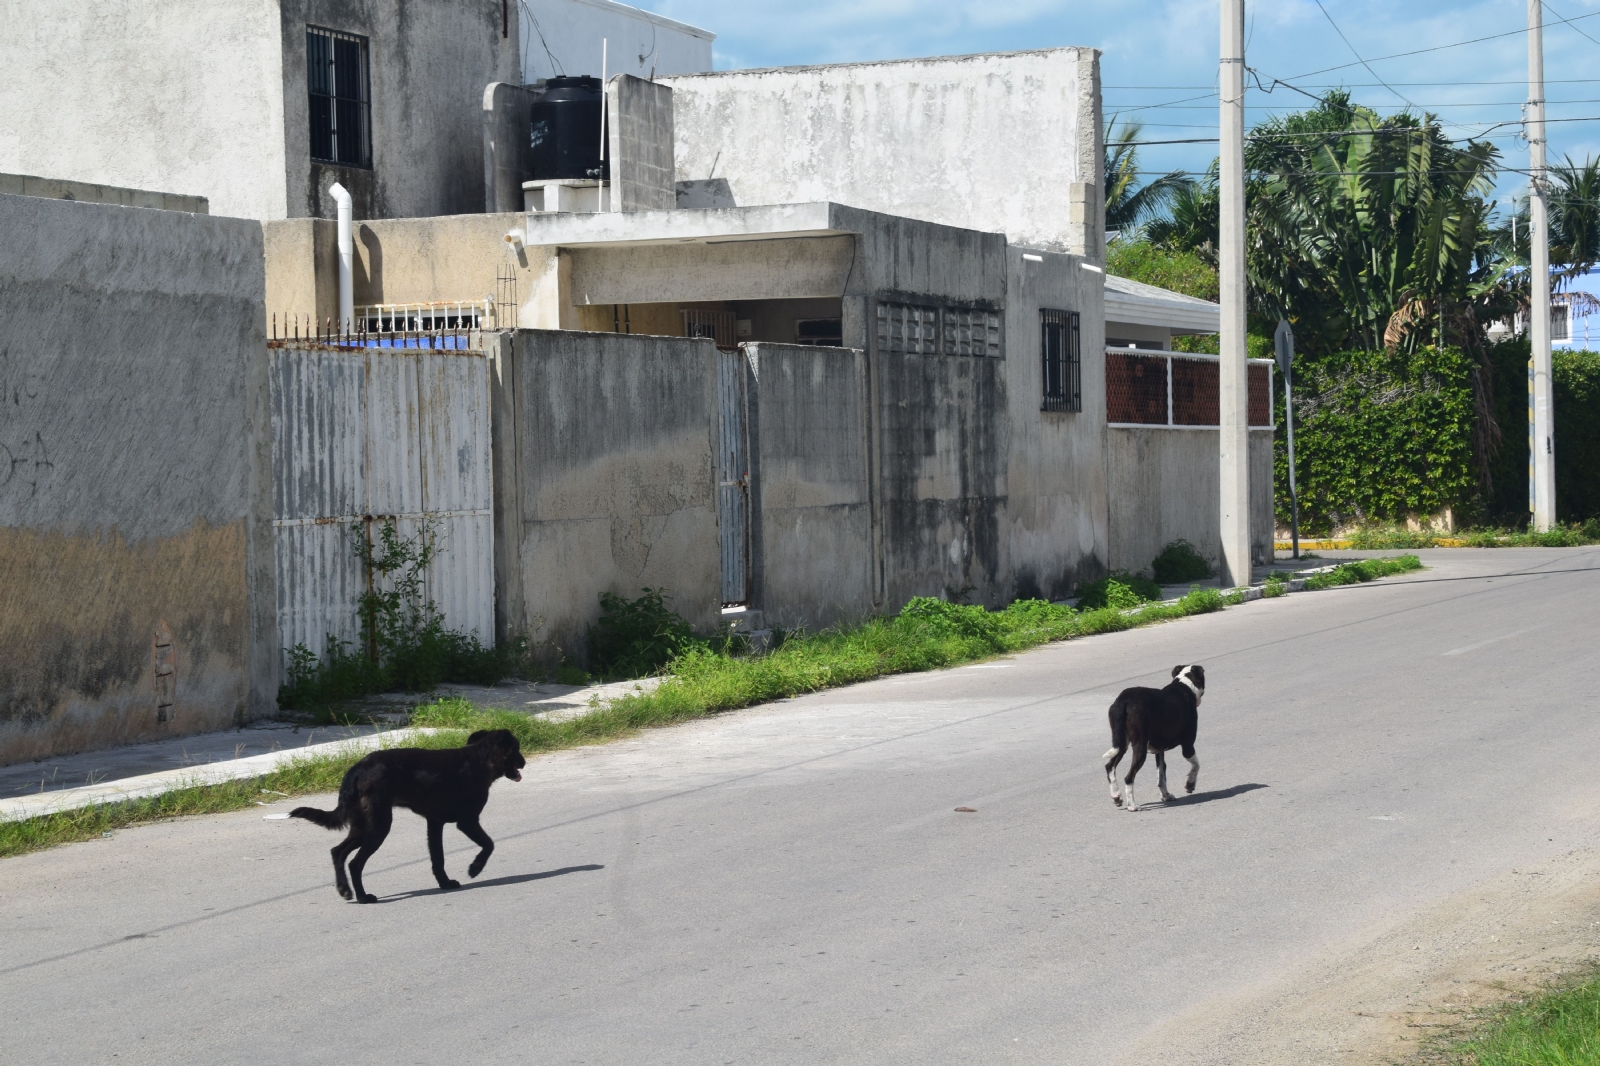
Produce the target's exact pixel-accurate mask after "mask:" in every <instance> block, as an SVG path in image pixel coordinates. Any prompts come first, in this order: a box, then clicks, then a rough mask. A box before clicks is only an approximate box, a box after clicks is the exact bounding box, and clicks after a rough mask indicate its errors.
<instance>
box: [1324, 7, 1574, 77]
mask: <svg viewBox="0 0 1600 1066" xmlns="http://www.w3.org/2000/svg"><path fill="white" fill-rule="evenodd" d="M1592 18H1600V11H1595V12H1592V13H1590V14H1587V15H1579V16H1578V17H1577V18H1575V19H1565V18H1564V19H1559V20H1558V21H1561V22H1565V23H1567V24H1568V25H1570V24H1572V23H1574V22H1579V21H1582V20H1583V19H1592ZM1527 32H1528V31H1527V29H1526V27H1524V28H1523V29H1520V30H1507V31H1506V32H1505V33H1491V34H1489V36H1487V37H1474V38H1472V39H1471V40H1468V41H1456V42H1454V43H1453V44H1439V45H1434V46H1433V47H1432V48H1416V49H1413V50H1411V51H1409V52H1396V53H1395V54H1394V55H1388V56H1378V57H1377V58H1376V59H1373V60H1372V62H1374V63H1382V62H1384V61H1385V60H1389V59H1404V58H1406V57H1407V56H1420V55H1425V54H1426V53H1428V52H1443V51H1447V50H1448V49H1451V48H1464V47H1466V46H1467V45H1469V44H1482V43H1483V42H1484V41H1498V40H1500V39H1501V38H1504V37H1519V36H1521V35H1522V34H1525V33H1527ZM1365 65H1366V60H1362V61H1361V62H1360V63H1340V64H1339V65H1338V66H1333V67H1323V68H1322V69H1321V70H1313V71H1308V72H1307V73H1305V74H1300V75H1297V76H1296V77H1297V78H1314V77H1316V76H1317V75H1318V74H1327V73H1329V72H1330V71H1335V70H1344V69H1346V68H1347V67H1355V66H1365Z"/></svg>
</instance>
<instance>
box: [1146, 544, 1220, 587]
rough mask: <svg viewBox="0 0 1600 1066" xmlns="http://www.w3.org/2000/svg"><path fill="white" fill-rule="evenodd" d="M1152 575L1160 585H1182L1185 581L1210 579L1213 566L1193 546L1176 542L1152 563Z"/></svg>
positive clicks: (1167, 547) (1168, 546)
mask: <svg viewBox="0 0 1600 1066" xmlns="http://www.w3.org/2000/svg"><path fill="white" fill-rule="evenodd" d="M1150 574H1151V576H1152V577H1154V578H1155V581H1156V584H1158V585H1181V584H1183V583H1184V582H1185V581H1198V580H1200V579H1201V578H1204V577H1210V576H1211V566H1210V564H1208V563H1207V562H1206V560H1205V556H1203V555H1201V554H1200V551H1199V549H1198V548H1196V547H1195V546H1194V545H1193V544H1190V543H1189V542H1188V541H1186V540H1175V541H1173V542H1172V543H1171V544H1168V545H1167V546H1166V547H1165V548H1162V549H1161V554H1160V555H1158V556H1156V557H1155V559H1154V560H1152V561H1151V563H1150Z"/></svg>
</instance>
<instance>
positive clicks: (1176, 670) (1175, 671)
mask: <svg viewBox="0 0 1600 1066" xmlns="http://www.w3.org/2000/svg"><path fill="white" fill-rule="evenodd" d="M1183 667H1184V664H1183V663H1179V664H1178V665H1177V666H1174V667H1173V668H1172V676H1173V677H1177V676H1178V675H1179V674H1181V673H1183Z"/></svg>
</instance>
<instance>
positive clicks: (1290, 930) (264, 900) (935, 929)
mask: <svg viewBox="0 0 1600 1066" xmlns="http://www.w3.org/2000/svg"><path fill="white" fill-rule="evenodd" d="M1419 554H1421V555H1422V556H1423V557H1424V559H1425V560H1426V561H1427V562H1428V563H1429V564H1430V565H1431V566H1433V567H1434V569H1433V570H1431V571H1429V572H1427V573H1424V574H1421V575H1416V576H1411V575H1407V576H1403V577H1399V578H1394V579H1390V580H1389V581H1387V582H1379V583H1375V584H1368V585H1361V586H1354V587H1348V588H1344V589H1339V590H1332V591H1326V592H1317V593H1307V594H1303V595H1296V596H1289V597H1284V598H1282V599H1275V600H1266V601H1260V602H1256V603H1252V604H1249V605H1246V606H1243V607H1241V608H1239V609H1237V610H1230V611H1226V612H1224V613H1221V614H1217V615H1209V616H1204V617H1199V618H1192V619H1186V620H1183V621H1180V622H1175V623H1172V624H1167V625H1160V626H1152V627H1149V628H1145V629H1140V630H1134V631H1130V632H1126V633H1120V634H1113V635H1108V636H1104V637H1096V638H1090V639H1085V640H1078V641H1070V642H1067V643H1063V644H1058V645H1052V646H1049V647H1045V648H1041V649H1037V650H1035V651H1032V652H1029V653H1027V654H1024V655H1018V656H1016V657H1014V658H1012V659H1006V660H999V661H995V662H989V663H982V664H977V665H975V666H969V667H965V668H961V669H955V670H949V671H941V672H937V673H931V674H922V675H910V676H904V677H895V678H887V679H884V680H881V681H878V682H873V683H871V684H866V685H859V686H855V687H852V688H847V689H839V690H834V691H830V692H825V693H819V694H816V695H812V696H807V697H802V698H799V699H794V700H789V701H784V702H781V703H776V704H771V705H767V706H763V707H758V708H753V709H750V710H747V711H742V712H737V713H731V714H727V715H722V716H719V717H716V718H714V719H710V720H705V721H700V722H695V723H692V724H688V725H684V726H680V727H676V728H671V729H663V730H653V731H649V732H646V733H643V734H641V735H639V736H637V737H635V738H632V739H629V740H625V741H621V742H617V743H614V744H610V745H603V746H596V747H591V748H583V749H576V750H571V751H565V752H559V753H555V754H551V755H547V756H541V757H539V758H535V759H533V760H532V761H531V762H530V765H529V768H528V770H527V772H526V775H525V780H524V781H523V782H522V783H521V784H514V783H511V782H505V781H502V782H500V783H498V784H497V785H496V786H495V790H494V792H493V794H492V796H491V799H490V803H489V807H488V809H487V811H486V813H485V816H484V824H485V827H486V828H487V829H488V831H489V832H490V834H491V835H493V836H494V837H495V839H496V841H497V843H498V848H497V850H496V852H495V854H494V857H493V859H492V860H491V861H490V863H489V866H488V869H487V870H486V871H485V873H484V875H483V876H482V877H481V878H480V879H479V880H478V881H476V882H469V883H468V887H467V888H465V889H463V890H462V891H459V892H456V893H451V894H441V893H439V892H437V891H436V890H435V889H434V887H433V883H432V879H431V878H430V877H429V875H428V871H427V862H426V850H425V844H424V834H423V831H422V826H421V824H420V823H419V822H418V821H417V820H416V819H414V818H411V817H410V816H407V815H401V816H399V817H398V818H397V821H396V826H395V832H394V833H393V834H391V836H390V837H389V840H388V842H387V843H386V845H385V846H384V850H383V851H382V852H381V853H380V854H379V855H378V857H377V859H376V860H375V861H374V862H373V863H372V864H371V865H369V867H368V869H367V885H368V887H369V889H371V890H372V891H375V892H377V893H378V894H379V895H380V897H382V900H383V902H382V903H380V904H379V905H376V906H369V907H359V906H355V905H351V904H346V903H343V902H342V901H340V900H339V899H338V897H337V896H336V895H335V894H334V891H333V889H332V886H331V884H330V881H331V878H330V871H329V870H328V869H327V865H328V863H327V850H326V849H327V848H328V847H329V845H330V844H331V843H332V842H333V837H332V835H331V834H329V833H326V832H323V831H321V830H319V829H317V828H315V827H314V826H310V825H307V824H304V823H301V822H293V821H290V822H285V821H264V820H262V817H261V814H262V812H261V811H259V810H258V811H256V812H242V813H235V814H228V815H219V816H211V817H204V818H196V819H190V820H185V821H179V822H172V823H165V824H160V825H153V826H147V827H141V828H138V829H134V830H128V831H122V832H119V833H117V834H116V835H115V836H114V837H113V838H111V839H106V840H95V841H91V842H88V843H85V844H78V845H72V846H69V847H65V848H59V849H55V850H52V851H48V852H43V853H38V854H33V855H26V856H21V857H17V858H12V859H7V860H5V861H4V862H0V900H3V901H4V903H3V906H0V1031H4V1032H5V1034H6V1037H5V1039H6V1049H7V1054H8V1056H11V1057H15V1058H17V1059H18V1060H19V1061H28V1062H32V1063H58V1062H59V1063H66V1062H73V1063H77V1062H82V1061H98V1060H109V1059H111V1058H112V1057H113V1056H116V1057H117V1060H118V1061H122V1062H132V1063H138V1062H171V1061H184V1060H190V1061H199V1060H204V1061H207V1062H212V1063H233V1062H240V1063H242V1062H252V1063H253V1062H261V1061H273V1062H282V1063H297V1062H322V1061H332V1060H334V1059H337V1060H339V1061H341V1062H384V1063H390V1062H394V1061H397V1060H412V1059H414V1060H418V1061H422V1060H434V1059H438V1058H441V1057H451V1056H459V1055H461V1054H463V1053H464V1049H470V1054H471V1056H472V1058H473V1059H474V1060H475V1061H478V1062H488V1063H499V1062H506V1063H510V1062H525V1061H538V1062H542V1063H581V1062H587V1063H613V1062H651V1063H678V1062H682V1063H696V1064H699V1063H706V1062H762V1063H773V1062H796V1063H810V1062H873V1063H944V1062H949V1063H956V1062H960V1063H966V1062H970V1061H975V1060H989V1061H999V1062H1028V1063H1052V1064H1054V1063H1080V1062H1123V1061H1128V1062H1131V1061H1139V1062H1149V1061H1162V1062H1176V1063H1208V1064H1221V1063H1228V1064H1229V1066H1236V1064H1238V1063H1245V1062H1250V1063H1270V1062H1279V1063H1289V1062H1294V1063H1303V1062H1311V1061H1314V1062H1318V1063H1324V1062H1346V1061H1358V1060H1357V1059H1356V1058H1355V1057H1354V1056H1355V1051H1354V1050H1353V1049H1355V1048H1357V1047H1358V1046H1362V1047H1367V1048H1368V1049H1369V1050H1370V1041H1369V1043H1367V1044H1361V1043H1360V1042H1361V1041H1363V1040H1368V1038H1369V1037H1370V1036H1371V1034H1370V1032H1368V1030H1367V1029H1366V1028H1364V1027H1366V1026H1368V1024H1369V1020H1368V1019H1364V1018H1362V1017H1361V1016H1360V1015H1359V1014H1358V1013H1356V1012H1357V1011H1361V1010H1370V1009H1372V1007H1371V1004H1372V1003H1383V1002H1389V1000H1386V999H1384V998H1383V997H1376V998H1371V999H1363V1002H1365V1003H1367V1004H1368V1006H1360V1005H1358V1004H1355V1003H1347V1002H1339V1001H1337V1000H1336V999H1334V1000H1329V999H1328V998H1326V997H1324V999H1323V1000H1322V1006H1321V1007H1320V1008H1319V1011H1320V1013H1319V1014H1318V1019H1319V1020H1318V1022H1317V1024H1318V1025H1320V1026H1323V1027H1324V1030H1319V1031H1325V1032H1326V1033H1328V1034H1329V1035H1328V1036H1327V1037H1326V1039H1318V1040H1316V1041H1309V1042H1307V1041H1301V1042H1298V1043H1297V1042H1295V1041H1294V1040H1293V1039H1292V1038H1294V1037H1295V1036H1296V1035H1297V1034H1298V1033H1299V1030H1296V1031H1294V1032H1289V1031H1286V1030H1284V1029H1281V1028H1274V1026H1273V1025H1271V1024H1268V1023H1270V1021H1271V1016H1270V1015H1259V1014H1258V1015H1255V1016H1254V1017H1253V1018H1246V1017H1244V1015H1241V1013H1240V1011H1239V1007H1238V1005H1239V1004H1240V1003H1241V1002H1245V1001H1249V1000H1250V999H1251V997H1252V996H1256V995H1257V994H1259V993H1260V992H1261V991H1262V990H1270V989H1273V988H1276V987H1278V984H1279V983H1281V982H1286V981H1287V982H1291V983H1292V982H1297V981H1298V982H1299V983H1300V985H1301V986H1302V987H1307V986H1308V982H1310V983H1315V982H1316V981H1318V980H1322V981H1323V984H1322V985H1319V986H1318V987H1321V988H1323V989H1324V991H1326V990H1327V989H1328V988H1332V987H1334V986H1331V985H1328V984H1327V982H1326V980H1324V978H1325V977H1326V974H1327V973H1328V970H1327V968H1326V965H1325V964H1332V963H1336V962H1337V961H1338V960H1340V959H1343V958H1348V957H1349V952H1350V951H1351V950H1352V948H1351V945H1352V944H1355V945H1361V944H1378V945H1379V946H1380V948H1381V950H1379V951H1377V952H1376V953H1375V954H1369V955H1365V956H1362V957H1363V958H1381V957H1384V956H1383V954H1382V952H1383V951H1389V950H1390V949H1392V948H1396V947H1397V945H1398V943H1399V942H1398V940H1394V939H1393V938H1395V937H1400V936H1407V935H1411V934H1413V933H1415V932H1417V931H1422V932H1426V931H1427V930H1428V929H1430V928H1433V926H1432V925H1431V924H1430V923H1429V922H1428V921H1412V920H1411V917H1412V916H1415V915H1423V914H1434V913H1437V911H1438V909H1439V908H1441V907H1444V908H1458V909H1460V910H1461V911H1462V912H1463V913H1466V911H1467V910H1468V908H1465V907H1460V906H1459V905H1460V903H1461V901H1462V900H1465V899H1468V898H1470V897H1471V896H1472V894H1473V893H1474V892H1478V891H1479V890H1480V889H1481V890H1482V891H1483V893H1484V894H1485V895H1486V896H1487V897H1488V898H1498V897H1497V896H1496V895H1495V893H1498V892H1499V889H1497V888H1496V887H1495V886H1496V885H1499V884H1500V883H1501V882H1502V881H1503V880H1504V878H1505V877H1507V876H1510V871H1513V870H1522V871H1528V870H1545V869H1550V868H1552V867H1551V864H1559V863H1561V862H1563V861H1568V862H1570V863H1580V860H1583V857H1584V856H1589V857H1591V858H1592V857H1593V856H1594V855H1595V854H1596V851H1597V849H1600V817H1597V816H1600V783H1597V780H1600V779H1597V778H1596V777H1595V775H1594V774H1593V773H1592V767H1590V765H1589V763H1590V758H1589V752H1590V751H1592V750H1593V748H1594V745H1595V744H1596V743H1597V742H1600V715H1596V713H1595V710H1596V706H1595V703H1596V697H1595V695H1594V689H1593V685H1592V675H1593V653H1592V643H1593V632H1594V622H1595V607H1594V604H1595V602H1596V592H1597V591H1600V549H1594V548H1588V549H1571V550H1555V549H1532V550H1519V549H1502V550H1496V551H1470V550H1449V551H1432V552H1421V553H1419ZM1506 575H1511V576H1506ZM1188 661H1198V662H1202V663H1204V664H1205V665H1206V667H1207V671H1206V672H1207V677H1208V680H1209V681H1210V683H1211V685H1210V689H1209V690H1208V692H1207V695H1206V698H1205V703H1204V705H1203V707H1202V710H1201V723H1202V724H1201V730H1200V743H1199V752H1200V758H1201V761H1202V766H1201V772H1200V783H1199V789H1198V791H1197V792H1196V794H1195V795H1194V796H1193V797H1182V796H1180V798H1179V799H1178V800H1177V801H1176V802H1175V803H1173V804H1170V805H1166V806H1162V805H1159V804H1157V805H1153V806H1151V807H1150V808H1148V809H1147V810H1145V811H1142V812H1140V813H1136V814H1129V813H1127V812H1126V811H1123V810H1119V809H1117V808H1115V807H1113V806H1112V805H1111V803H1110V801H1109V800H1108V798H1107V796H1106V786H1105V779H1104V776H1103V774H1102V773H1101V769H1100V765H1099V756H1100V754H1101V752H1102V751H1104V749H1105V744H1106V726H1105V708H1106V706H1107V704H1108V703H1109V702H1110V700H1111V698H1112V697H1113V696H1114V695H1115V693H1116V691H1117V690H1118V689H1120V688H1122V687H1123V686H1125V685H1128V684H1133V683H1149V682H1152V681H1156V680H1159V679H1160V678H1162V677H1163V676H1165V675H1166V673H1167V671H1168V670H1169V669H1170V667H1171V665H1172V664H1174V663H1178V662H1188ZM1140 796H1141V799H1143V800H1145V801H1147V802H1148V801H1150V800H1154V799H1155V798H1156V791H1155V780H1154V768H1153V766H1147V768H1146V770H1145V771H1144V774H1143V775H1142V776H1141V779H1140ZM329 801H331V797H327V798H326V799H325V800H324V804H325V805H326V803H327V802H329ZM296 802H300V801H296ZM961 806H969V807H973V808H975V809H976V810H975V813H970V814H963V813H955V812H954V810H953V809H954V808H956V807H961ZM275 809H277V810H283V809H287V801H286V802H285V803H282V804H278V805H276V806H275ZM446 839H447V842H448V848H447V856H448V857H447V865H448V866H449V868H450V870H451V871H452V873H454V874H455V875H456V876H460V873H461V870H462V868H463V866H464V865H465V863H466V861H467V858H468V857H469V854H470V852H471V851H472V850H473V848H472V847H471V846H470V845H469V844H467V843H466V841H465V840H464V838H462V837H460V836H459V835H457V834H455V833H454V832H452V833H450V834H448V835H447V838H446ZM1569 857H1570V859H1569ZM1584 861H1587V860H1584ZM1580 865H1581V863H1580ZM1552 880H1559V881H1560V882H1561V885H1562V887H1563V891H1565V890H1566V888H1570V887H1571V886H1570V884H1568V882H1570V881H1571V878H1570V877H1567V876H1565V875H1564V876H1563V877H1562V878H1559V879H1557V878H1553V879H1552ZM1594 891H1595V894H1596V896H1600V889H1596V890H1594ZM1595 902H1600V900H1596V901H1595ZM1516 913H1521V912H1520V911H1518V910H1516V909H1515V908H1513V909H1512V910H1511V911H1507V912H1506V914H1507V915H1509V916H1510V917H1507V918H1506V920H1511V917H1514V916H1515V914H1516ZM1565 914H1566V912H1563V913H1562V914H1554V915H1552V916H1551V917H1552V918H1562V917H1564V916H1565ZM1596 917H1600V913H1597V915H1596ZM1468 932H1469V933H1470V936H1469V937H1468V939H1483V940H1485V941H1487V939H1488V937H1489V936H1491V935H1495V932H1494V930H1492V929H1489V928H1485V929H1483V930H1477V929H1473V930H1469V931H1468ZM1480 933H1481V936H1480ZM1463 935H1465V934H1463ZM1385 937H1388V938H1391V939H1390V940H1389V941H1386V940H1384V939H1383V938H1385ZM1391 941H1392V942H1391ZM1418 943H1420V944H1421V949H1419V951H1418V952H1414V953H1413V954H1414V955H1416V956H1417V957H1422V956H1424V955H1427V954H1429V952H1432V951H1435V950H1438V951H1444V950H1446V949H1447V948H1449V945H1450V943H1452V941H1451V940H1450V939H1449V938H1448V937H1442V936H1436V937H1434V938H1433V939H1429V940H1426V941H1419V942H1418ZM1572 943H1574V944H1577V945H1578V946H1579V947H1580V948H1581V947H1582V945H1583V944H1585V943H1588V942H1587V941H1581V937H1580V938H1574V940H1573V941H1572ZM1389 957H1391V958H1396V959H1397V958H1398V956H1397V955H1391V956H1389ZM1319 974H1321V975H1323V976H1322V977H1319V976H1318V975H1319ZM1308 975H1309V976H1308ZM1382 976H1383V977H1384V980H1386V981H1389V982H1390V983H1391V984H1392V983H1394V982H1411V981H1413V980H1414V977H1415V975H1414V974H1413V973H1412V972H1411V969H1410V968H1409V966H1407V967H1402V966H1401V965H1399V963H1398V962H1397V963H1396V964H1395V965H1394V966H1392V967H1388V968H1387V969H1386V971H1385V973H1384V975H1382ZM1420 987H1423V986H1422V985H1420V984H1407V985H1406V991H1407V992H1409V991H1411V990H1412V989H1415V988H1420ZM1294 1002H1295V1003H1296V1004H1301V1005H1303V1003H1304V1002H1305V1001H1304V999H1303V998H1302V999H1297V1000H1295V1001H1294ZM85 1004H92V1005H93V1011H92V1014H89V1015H87V1016H86V1014H85V1007H84V1005H85ZM1298 1009H1299V1007H1298V1006H1297V1010H1298ZM1246 1013H1248V1012H1246ZM1263 1018H1265V1021H1263ZM1192 1019H1205V1020H1206V1026H1207V1031H1206V1034H1205V1039H1203V1040H1197V1039H1194V1038H1193V1032H1192V1030H1190V1029H1187V1028H1186V1026H1185V1024H1184V1022H1185V1020H1192ZM1241 1019H1242V1020H1241ZM1296 1024H1299V1023H1296ZM1252 1025H1253V1026H1254V1028H1253V1029H1252V1028H1251V1026H1252ZM1240 1034H1245V1035H1249V1036H1250V1037H1251V1040H1250V1041H1249V1042H1248V1049H1249V1050H1248V1053H1246V1052H1245V1051H1244V1050H1242V1049H1244V1048H1245V1047H1246V1044H1243V1043H1240V1042H1239V1040H1238V1039H1235V1038H1236V1037H1239V1036H1240ZM1274 1040H1276V1043H1274V1042H1273V1041H1274ZM1308 1049H1309V1050H1308Z"/></svg>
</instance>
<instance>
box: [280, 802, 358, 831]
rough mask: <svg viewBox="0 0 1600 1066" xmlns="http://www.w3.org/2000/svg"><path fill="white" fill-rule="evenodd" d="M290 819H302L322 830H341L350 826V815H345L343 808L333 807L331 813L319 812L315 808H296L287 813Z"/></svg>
mask: <svg viewBox="0 0 1600 1066" xmlns="http://www.w3.org/2000/svg"><path fill="white" fill-rule="evenodd" d="M289 817H290V818H304V819H305V820H306V821H308V822H315V823H316V824H318V825H320V826H322V828H324V829H343V828H344V827H345V826H347V825H349V824H350V815H348V814H346V813H345V809H344V808H343V807H335V808H334V809H333V810H331V811H319V810H318V809H317V808H315V807H296V808H295V809H294V810H292V811H290V812H289Z"/></svg>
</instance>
